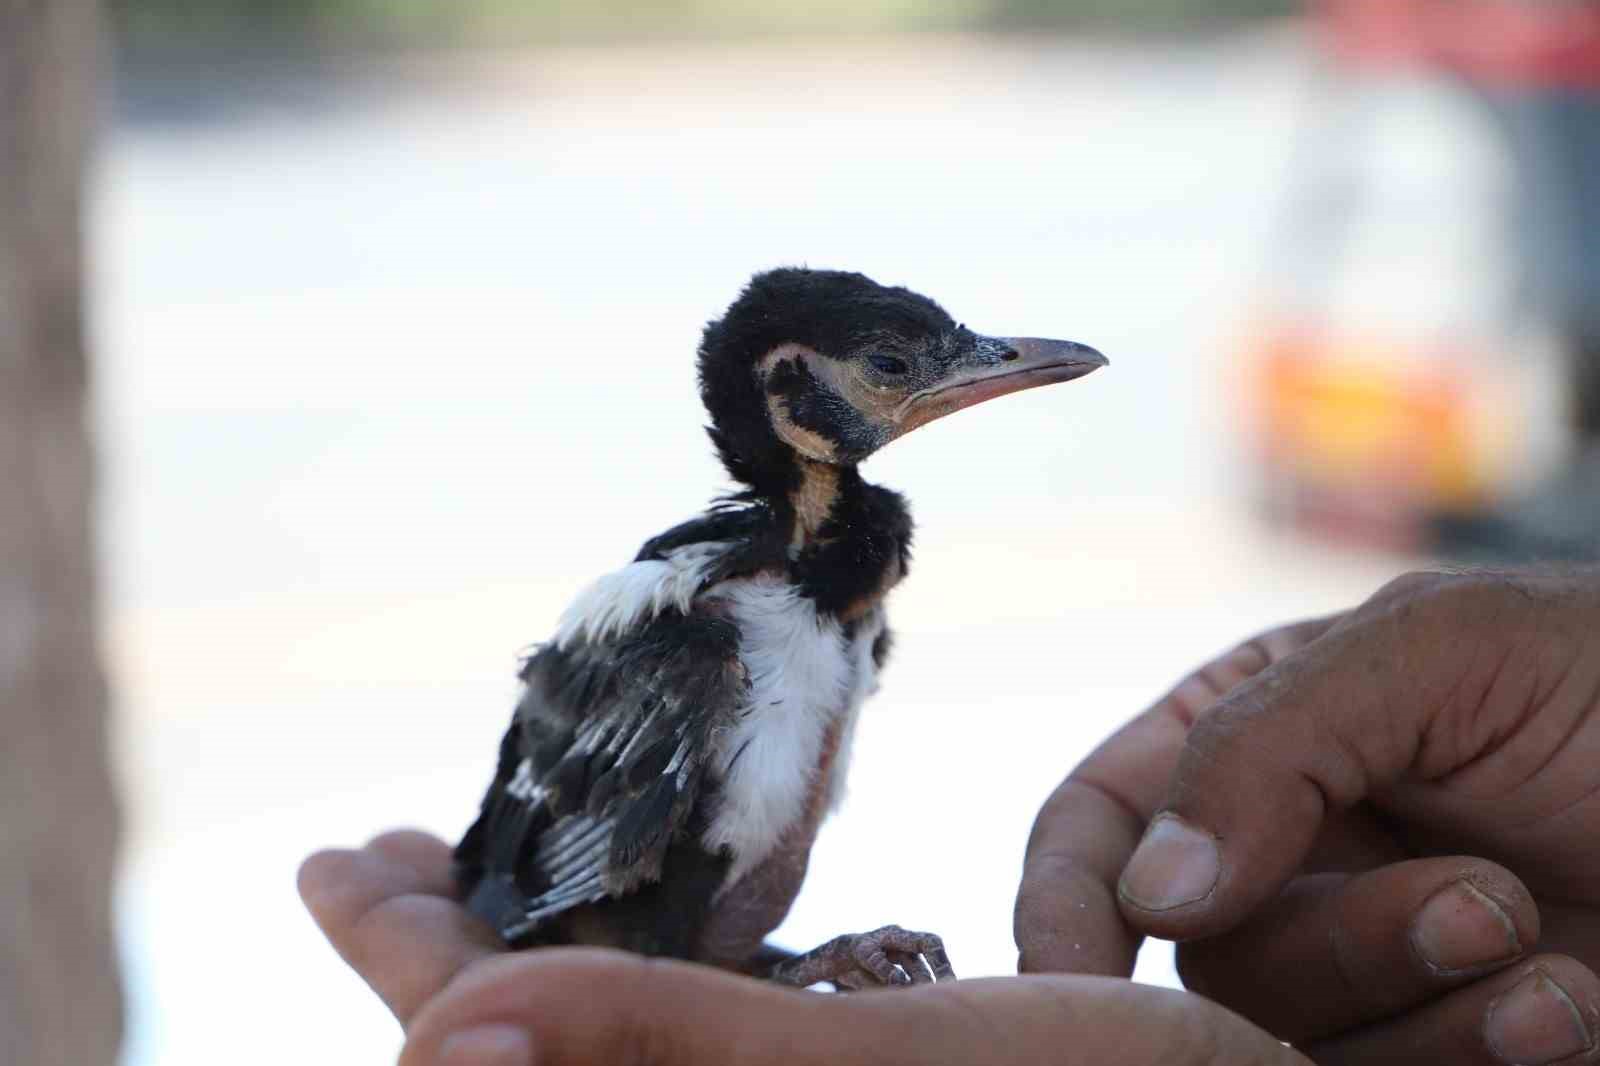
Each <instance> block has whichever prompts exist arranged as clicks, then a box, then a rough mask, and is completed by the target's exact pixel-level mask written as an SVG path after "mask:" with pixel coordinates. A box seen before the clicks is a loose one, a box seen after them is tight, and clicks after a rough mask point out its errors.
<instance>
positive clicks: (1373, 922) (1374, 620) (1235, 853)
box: [1015, 570, 1600, 1064]
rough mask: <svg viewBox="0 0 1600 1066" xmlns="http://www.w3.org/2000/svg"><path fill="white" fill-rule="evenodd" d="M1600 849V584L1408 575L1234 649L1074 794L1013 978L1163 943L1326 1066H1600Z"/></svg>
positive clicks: (1589, 573) (1110, 750)
mask: <svg viewBox="0 0 1600 1066" xmlns="http://www.w3.org/2000/svg"><path fill="white" fill-rule="evenodd" d="M1142 839H1143V840H1144V841H1145V844H1146V846H1144V847H1141V846H1140V843H1141V840H1142ZM1597 844H1600V570H1579V571H1565V572H1556V571H1550V572H1522V573H1514V574H1505V573H1469V574H1413V575H1409V576H1407V577H1405V578H1402V579H1400V580H1398V581H1396V582H1393V583H1391V584H1390V585H1389V586H1387V587H1386V588H1384V589H1383V590H1382V591H1380V592H1379V593H1378V594H1377V595H1375V596H1374V597H1373V598H1372V599H1370V600H1369V601H1367V603H1365V604H1363V605H1362V606H1361V607H1359V608H1357V609H1355V610H1353V611H1350V612H1349V613H1347V614H1344V615H1339V616H1335V617H1333V618H1327V619H1321V620H1318V621H1314V622H1307V623H1302V624H1300V625H1297V626H1290V627H1287V628H1284V629H1280V630H1275V631H1273V632H1271V633H1268V634H1265V635H1263V636H1262V637H1259V638H1257V639H1255V640H1252V641H1249V642H1247V643H1245V644H1243V645H1241V646H1239V647H1238V648H1236V649H1234V650H1233V651H1231V652H1229V653H1228V654H1226V655H1224V656H1222V657H1221V658H1219V659H1218V660H1216V661H1215V662H1213V663H1211V664H1208V665H1207V666H1206V667H1204V668H1202V669H1201V670H1200V671H1198V672H1197V673H1195V674H1194V675H1192V676H1191V677H1189V678H1187V679H1186V680H1185V681H1183V682H1182V683H1181V684H1179V685H1178V686H1177V688H1175V689H1174V690H1173V691H1172V692H1171V693H1169V694H1168V695H1167V696H1166V697H1165V698H1163V699H1162V700H1161V701H1160V702H1158V703H1157V704H1156V705H1155V706H1154V707H1152V708H1151V709H1150V710H1149V711H1147V712H1145V714H1143V715H1141V716H1140V717H1139V718H1137V719H1135V720H1134V721H1132V722H1131V723H1129V724H1128V725H1127V726H1126V727H1125V728H1124V729H1123V730H1122V731H1120V732H1119V733H1118V734H1117V735H1115V736H1114V737H1112V738H1111V739H1110V740H1108V741H1107V742H1106V743H1105V744H1104V745H1103V746H1102V747H1101V748H1100V749H1099V750H1098V751H1096V752H1095V753H1094V754H1093V755H1092V756H1090V757H1089V758H1088V759H1086V760H1085V761H1084V762H1083V763H1082V764H1081V765H1080V766H1079V767H1078V768H1077V769H1076V770H1074V771H1073V772H1072V774H1071V775H1070V776H1069V777H1068V778H1067V779H1066V780H1065V781H1064V782H1063V783H1062V785H1061V786H1060V787H1059V788H1058V789H1057V790H1056V792H1055V794H1054V795H1053V796H1052V797H1051V798H1050V800H1049V801H1048V802H1047V803H1046V804H1045V806H1044V808H1043V810H1041V812H1040V814H1039V818H1038V820H1037V822H1036V824H1035V827H1034V832H1033V835H1032V838H1031V840H1030V843H1029V850H1028V859H1027V866H1026V872H1025V875H1024V879H1023V884H1022V887H1021V889H1020V891H1019V894H1018V899H1017V910H1016V922H1015V926H1016V936H1017V943H1018V947H1019V948H1020V950H1021V958H1020V968H1021V969H1023V970H1024V971H1027V972H1048V971H1056V972H1062V971H1070V972H1079V973H1100V974H1109V975H1122V974H1127V973H1128V972H1130V970H1131V967H1132V963H1133V955H1134V952H1135V951H1136V950H1137V946H1138V943H1139V939H1140V937H1142V936H1144V935H1155V936H1161V937H1166V938H1170V939H1177V940H1180V941H1183V944H1182V945H1181V947H1180V949H1179V956H1178V959H1179V969H1180V972H1181V973H1182V975H1183V977H1184V981H1185V983H1186V984H1188V985H1189V986H1190V987H1191V988H1195V989H1198V990H1200V991H1202V992H1204V993H1205V994H1206V995H1208V996H1211V997H1214V998H1215V999H1217V1000H1218V1001H1219V1002H1221V1003H1224V1004H1226V1005H1228V1006H1229V1007H1231V1008H1232V1009H1234V1010H1237V1011H1239V1012H1240V1013H1242V1014H1244V1015H1246V1016H1247V1017H1249V1018H1251V1019H1252V1020H1254V1021H1256V1022H1258V1023H1260V1024H1262V1025H1263V1026H1265V1027H1267V1028H1268V1029H1270V1030H1271V1031H1272V1032H1273V1033H1274V1034H1276V1035H1278V1036H1280V1037H1281V1038H1283V1039H1285V1040H1289V1041H1293V1042H1294V1043H1295V1044H1296V1045H1297V1046H1298V1047H1300V1048H1302V1049H1303V1050H1305V1052H1306V1053H1307V1054H1308V1055H1309V1056H1310V1057H1311V1058H1313V1059H1314V1060H1315V1061H1318V1062H1325V1063H1342V1062H1361V1063H1386V1062H1396V1063H1400V1062H1408V1063H1409V1062H1434V1061H1442V1062H1451V1063H1464V1064H1473V1063H1480V1062H1481V1063H1505V1062H1541V1063H1542V1062H1574V1063H1575V1062H1590V1061H1594V1060H1595V1059H1596V1057H1597V1055H1600V1052H1597V1049H1596V1043H1595V1037H1596V1034H1597V1033H1600V981H1597V979H1596V977H1595V973H1594V968H1595V967H1596V966H1600V847H1597V846H1596V845H1597ZM1136 848H1137V849H1138V855H1137V857H1136V858H1135V857H1134V856H1135V849H1136Z"/></svg>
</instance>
